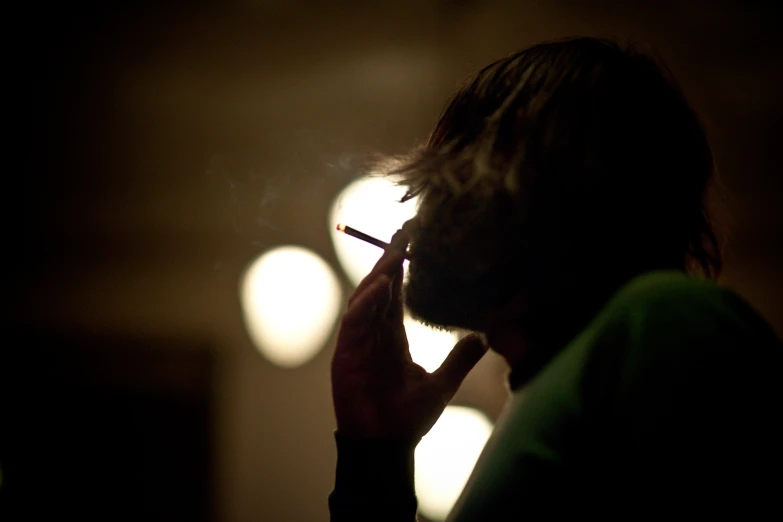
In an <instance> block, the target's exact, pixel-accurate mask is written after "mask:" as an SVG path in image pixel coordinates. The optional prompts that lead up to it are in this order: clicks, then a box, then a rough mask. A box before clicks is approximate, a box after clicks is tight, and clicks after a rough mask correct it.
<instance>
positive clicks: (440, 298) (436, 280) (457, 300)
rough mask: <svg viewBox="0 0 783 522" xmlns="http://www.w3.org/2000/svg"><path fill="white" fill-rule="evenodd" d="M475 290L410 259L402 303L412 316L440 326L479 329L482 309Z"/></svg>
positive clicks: (441, 270) (442, 272) (445, 273)
mask: <svg viewBox="0 0 783 522" xmlns="http://www.w3.org/2000/svg"><path fill="white" fill-rule="evenodd" d="M475 294H476V291H475V289H473V288H470V287H468V286H467V285H465V284H464V282H461V281H459V280H458V279H456V278H454V277H452V276H450V275H449V273H448V272H446V271H444V270H443V269H439V268H437V267H435V266H432V265H430V266H427V265H422V264H420V263H418V262H414V261H411V263H410V265H409V272H408V279H407V281H406V282H405V284H404V286H403V296H404V300H405V306H406V308H407V309H408V311H409V312H410V314H411V316H413V318H414V319H416V320H418V321H420V322H422V323H424V324H426V325H428V326H431V327H436V328H441V329H455V328H460V329H465V330H475V331H481V323H482V321H481V317H482V316H483V315H484V313H485V311H484V310H482V308H481V307H480V306H478V305H477V303H478V300H477V299H476V295H475Z"/></svg>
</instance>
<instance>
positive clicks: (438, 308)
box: [403, 229, 513, 332]
mask: <svg viewBox="0 0 783 522" xmlns="http://www.w3.org/2000/svg"><path fill="white" fill-rule="evenodd" d="M444 237H447V236H444V235H440V234H438V233H437V231H427V230H422V229H419V230H417V231H416V233H415V235H413V237H412V239H411V251H412V252H413V257H412V258H411V260H410V263H409V266H408V274H407V275H408V277H407V280H406V281H405V283H404V286H403V296H404V303H405V306H406V307H407V309H408V311H409V312H410V314H411V315H412V316H413V317H414V318H415V319H417V320H418V321H421V322H423V323H425V324H427V325H429V326H434V327H437V328H443V329H465V330H473V331H478V332H481V331H483V327H484V324H485V320H486V318H487V314H488V313H489V312H490V311H491V310H492V309H493V308H494V307H497V306H498V305H500V304H502V303H503V302H504V301H505V300H507V299H508V298H509V297H510V296H511V293H512V288H513V285H510V284H509V283H510V281H509V280H508V274H509V270H508V267H507V266H506V267H503V268H501V267H500V266H498V264H497V263H492V264H488V263H487V256H486V255H485V254H486V252H488V249H487V248H486V245H478V244H475V243H474V242H473V241H470V240H469V238H465V237H464V236H463V237H462V238H461V239H462V240H461V241H459V242H450V241H448V240H444ZM476 253H484V255H481V254H476Z"/></svg>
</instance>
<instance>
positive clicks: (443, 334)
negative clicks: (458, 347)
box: [403, 315, 459, 373]
mask: <svg viewBox="0 0 783 522" xmlns="http://www.w3.org/2000/svg"><path fill="white" fill-rule="evenodd" d="M403 324H404V325H405V333H406V334H407V335H408V345H409V347H410V353H411V359H413V362H415V363H416V364H418V365H419V366H421V367H422V368H424V369H425V370H427V371H428V372H430V373H432V372H434V371H435V370H437V369H438V368H440V365H441V364H442V363H443V361H444V360H445V359H446V356H448V355H449V353H450V352H451V349H452V348H454V345H455V344H457V341H459V335H457V334H456V333H454V332H447V331H444V330H437V329H435V328H431V327H429V326H427V325H425V324H423V323H420V322H419V321H417V320H415V319H413V318H412V317H410V316H408V315H406V316H405V319H404V320H403Z"/></svg>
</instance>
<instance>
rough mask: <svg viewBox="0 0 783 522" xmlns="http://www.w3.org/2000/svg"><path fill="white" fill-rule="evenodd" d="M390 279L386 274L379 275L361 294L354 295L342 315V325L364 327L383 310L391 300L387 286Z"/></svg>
mask: <svg viewBox="0 0 783 522" xmlns="http://www.w3.org/2000/svg"><path fill="white" fill-rule="evenodd" d="M390 284H391V279H390V278H389V276H388V275H386V274H380V275H379V276H378V277H376V278H375V279H374V280H373V281H371V282H370V283H369V284H368V285H367V286H366V288H365V289H364V291H362V293H361V294H358V295H357V294H354V295H355V298H354V299H353V301H352V302H350V303H349V304H348V309H347V310H346V312H345V315H343V325H344V326H348V327H355V326H365V325H366V324H367V323H368V322H369V321H371V320H372V319H373V318H374V317H375V316H377V315H378V313H379V310H383V309H385V307H387V306H388V304H389V301H390V300H391V291H390V288H389V285H390Z"/></svg>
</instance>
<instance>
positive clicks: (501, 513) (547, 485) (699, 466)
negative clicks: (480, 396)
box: [329, 272, 783, 522]
mask: <svg viewBox="0 0 783 522" xmlns="http://www.w3.org/2000/svg"><path fill="white" fill-rule="evenodd" d="M781 348H783V346H782V345H781V342H780V340H779V339H778V338H777V337H776V336H775V334H774V333H773V331H772V330H771V328H770V327H769V326H768V325H767V324H766V323H765V322H764V321H763V320H762V319H761V318H760V317H759V315H758V314H756V313H755V312H754V311H753V310H752V308H750V306H748V305H747V304H746V303H745V302H744V301H743V300H741V299H740V298H739V297H738V296H737V295H736V294H734V293H733V292H731V291H729V290H727V289H725V288H722V287H719V286H717V285H715V284H713V283H710V282H705V281H698V280H694V279H692V278H690V277H688V276H686V275H685V274H683V273H679V272H655V273H649V274H646V275H643V276H640V277H638V278H636V279H635V280H633V281H631V282H630V283H628V284H627V285H626V286H625V287H624V288H622V289H621V290H620V291H619V292H618V293H617V294H616V295H615V296H614V297H613V298H612V299H611V300H610V301H609V303H607V305H606V306H605V307H604V309H603V310H602V311H601V312H600V313H599V314H598V315H597V316H596V317H595V318H594V320H593V321H592V322H591V323H590V324H589V326H588V327H587V328H586V329H585V330H584V331H583V332H582V333H581V334H580V335H578V336H577V337H576V338H574V339H573V340H572V341H571V342H570V343H569V344H568V345H567V346H565V347H564V348H563V349H562V350H561V351H560V352H559V353H558V354H557V355H556V356H555V357H554V358H553V359H552V360H551V361H550V362H549V363H548V364H547V365H546V366H545V367H544V368H543V369H542V370H541V371H540V372H539V373H538V374H537V375H536V376H535V377H534V378H533V379H532V380H531V381H530V382H529V383H527V384H526V385H525V386H524V388H520V387H518V386H516V383H515V382H514V375H515V372H514V371H512V373H511V378H510V381H511V387H512V391H513V393H512V396H511V398H510V400H509V401H508V403H507V405H506V407H505V409H504V412H503V413H502V415H501V417H500V418H499V419H498V421H497V424H496V426H495V430H494V432H493V434H492V437H491V438H490V440H489V442H488V443H487V445H486V447H485V448H484V451H483V453H482V455H481V457H480V459H479V461H478V463H477V464H476V467H475V469H474V471H473V474H472V476H471V478H470V480H469V481H468V484H467V485H466V487H465V490H464V491H463V493H462V496H461V497H460V499H459V501H458V502H457V505H456V506H455V507H454V509H453V510H452V512H451V515H450V516H449V520H450V521H453V522H465V521H479V520H480V521H484V520H486V521H500V520H509V521H510V520H530V519H533V520H540V519H549V518H554V519H556V518H557V516H558V515H566V514H572V515H573V514H578V515H581V516H585V515H598V516H600V517H601V518H613V519H631V520H636V519H640V518H647V517H648V516H653V515H655V516H657V517H660V516H665V517H666V518H674V517H675V516H676V518H681V517H682V516H689V515H690V517H693V516H698V517H699V519H701V518H703V517H705V516H706V517H708V518H709V517H712V516H715V515H723V516H727V515H741V516H742V518H743V519H745V518H748V517H753V516H754V515H753V513H756V514H759V513H764V514H765V515H767V516H769V515H768V514H769V509H772V508H774V509H775V510H778V511H779V510H780V508H779V507H778V504H780V502H777V503H773V500H774V499H775V497H776V495H774V494H773V492H774V493H777V492H778V488H777V487H775V489H773V484H775V483H776V482H777V481H778V479H776V478H775V477H776V475H777V473H778V472H779V471H780V469H781V468H780V464H781V458H780V450H779V449H778V448H779V445H780V440H781V428H780V427H779V426H778V425H779V424H780V423H778V422H777V419H776V417H777V413H778V411H779V406H778V404H779V398H780V396H781V394H780V393H779V392H778V390H777V386H775V387H773V384H775V379H776V377H777V374H778V372H779V369H780V367H781V366H780V364H779V362H780V360H781V353H783V350H781ZM336 439H337V446H338V465H337V476H336V483H335V489H334V491H333V492H332V494H331V495H330V499H329V504H330V510H331V514H332V521H333V522H344V521H353V520H386V521H390V522H391V521H394V522H412V521H413V520H415V518H416V515H415V512H416V501H415V496H414V490H413V460H412V454H413V445H412V444H408V443H405V442H404V441H361V440H348V439H345V438H343V437H341V436H340V435H339V434H336ZM773 518H777V517H773Z"/></svg>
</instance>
